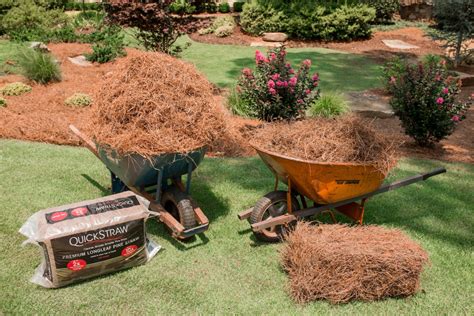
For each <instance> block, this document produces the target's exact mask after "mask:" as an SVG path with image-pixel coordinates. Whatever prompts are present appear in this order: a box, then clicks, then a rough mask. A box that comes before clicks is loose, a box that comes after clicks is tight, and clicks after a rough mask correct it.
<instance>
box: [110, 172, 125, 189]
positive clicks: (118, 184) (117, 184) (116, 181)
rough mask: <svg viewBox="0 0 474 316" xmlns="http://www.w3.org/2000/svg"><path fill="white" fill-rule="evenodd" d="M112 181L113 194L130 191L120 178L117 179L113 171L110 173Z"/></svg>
mask: <svg viewBox="0 0 474 316" xmlns="http://www.w3.org/2000/svg"><path fill="white" fill-rule="evenodd" d="M110 179H111V182H112V193H113V194H116V193H121V192H124V191H128V190H130V189H129V188H128V187H127V186H126V185H125V183H123V182H122V180H120V178H119V177H117V176H116V175H115V173H113V172H112V171H110Z"/></svg>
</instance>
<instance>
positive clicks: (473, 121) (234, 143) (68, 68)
mask: <svg viewBox="0 0 474 316" xmlns="http://www.w3.org/2000/svg"><path fill="white" fill-rule="evenodd" d="M49 47H50V49H51V50H52V53H53V54H54V56H55V57H56V58H57V59H58V60H59V61H60V62H61V69H62V73H63V80H62V81H61V82H58V83H52V84H50V85H47V86H42V85H33V90H32V91H31V92H29V93H27V94H24V95H22V96H16V97H5V98H6V99H7V102H8V106H7V107H6V108H0V138H13V139H21V140H31V141H39V142H47V143H53V144H60V145H80V142H79V140H78V139H77V138H76V137H75V136H74V135H73V134H72V133H71V132H69V129H68V125H69V124H74V125H76V126H77V127H79V128H85V127H86V126H87V122H88V121H89V113H90V108H89V107H86V108H82V109H80V108H71V107H67V106H65V105H64V100H65V99H66V98H67V97H68V96H70V95H72V94H73V93H75V92H83V93H88V94H91V95H92V94H93V93H94V90H95V89H96V87H97V86H98V84H99V83H100V82H101V81H102V79H103V77H104V75H106V74H107V73H109V72H110V71H112V70H113V69H114V68H115V67H116V63H114V62H112V63H107V64H102V65H99V64H95V65H93V66H91V67H80V66H77V65H74V64H72V63H71V62H70V61H69V60H68V59H67V57H73V56H77V55H80V54H83V53H85V52H87V51H89V49H90V48H89V45H87V44H75V43H74V44H51V45H49ZM125 58H126V57H125ZM15 81H23V82H26V80H25V79H24V78H23V77H21V76H18V75H8V76H3V77H0V86H2V85H3V84H5V83H10V82H15ZM473 92H474V91H473V89H472V88H471V89H465V90H464V93H465V95H470V94H471V93H473ZM215 98H217V99H219V100H220V102H221V103H223V97H222V96H215ZM226 119H227V120H228V121H229V122H228V123H229V125H231V126H233V127H234V130H235V131H236V132H237V134H239V135H241V136H240V137H233V139H232V140H229V141H225V140H223V143H222V144H221V146H218V147H216V148H213V154H214V155H219V156H249V155H253V154H254V151H253V150H252V149H251V148H250V147H249V145H248V139H249V134H250V131H252V130H253V129H254V128H255V126H257V125H259V124H260V122H259V121H257V120H252V119H244V118H239V117H234V116H231V115H230V114H228V115H227V118H226ZM374 125H375V126H376V127H378V129H379V130H380V131H381V132H382V133H384V134H387V135H389V136H390V137H393V138H399V139H402V140H404V141H405V142H406V143H405V145H404V146H402V153H403V154H404V155H407V156H418V157H424V158H432V159H440V160H446V161H461V162H468V163H474V154H473V153H474V137H473V135H474V109H471V110H470V111H469V113H468V118H467V119H466V120H465V121H463V122H461V123H460V124H459V126H458V128H457V130H456V131H455V132H454V134H453V135H451V136H450V137H449V138H448V139H447V140H444V141H442V142H441V143H440V144H439V145H437V146H436V147H435V148H433V149H422V148H419V147H416V146H414V145H413V143H412V141H411V140H410V139H409V138H408V137H406V136H405V135H403V131H402V129H401V128H400V125H399V121H398V119H397V118H387V119H379V120H377V121H376V122H375V124H374Z"/></svg>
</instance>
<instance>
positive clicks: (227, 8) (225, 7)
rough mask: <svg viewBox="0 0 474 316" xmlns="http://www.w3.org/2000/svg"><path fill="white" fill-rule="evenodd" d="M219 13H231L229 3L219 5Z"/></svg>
mask: <svg viewBox="0 0 474 316" xmlns="http://www.w3.org/2000/svg"><path fill="white" fill-rule="evenodd" d="M219 12H220V13H229V12H230V5H229V4H228V3H227V2H223V3H219Z"/></svg>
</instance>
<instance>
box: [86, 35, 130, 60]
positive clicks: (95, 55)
mask: <svg viewBox="0 0 474 316" xmlns="http://www.w3.org/2000/svg"><path fill="white" fill-rule="evenodd" d="M120 30H121V29H120V27H118V26H105V27H104V28H103V29H102V30H100V31H98V32H97V33H96V34H94V35H93V36H90V38H91V39H93V42H94V44H93V45H92V53H90V54H86V55H85V56H86V59H87V60H88V61H92V62H98V63H106V62H109V61H112V60H114V59H115V58H117V57H120V56H124V55H126V52H125V43H124V41H123V39H124V36H123V34H122V33H121V32H120Z"/></svg>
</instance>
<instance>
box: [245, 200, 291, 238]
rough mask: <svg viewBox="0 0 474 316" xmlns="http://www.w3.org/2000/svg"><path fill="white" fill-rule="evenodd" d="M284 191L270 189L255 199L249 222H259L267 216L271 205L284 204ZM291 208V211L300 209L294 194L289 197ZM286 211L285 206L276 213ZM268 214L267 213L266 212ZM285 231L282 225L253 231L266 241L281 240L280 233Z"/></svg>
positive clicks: (257, 236)
mask: <svg viewBox="0 0 474 316" xmlns="http://www.w3.org/2000/svg"><path fill="white" fill-rule="evenodd" d="M286 196H287V195H286V191H272V192H270V193H268V194H266V195H265V196H263V197H262V198H261V199H260V200H258V201H257V203H256V204H255V206H254V208H253V211H252V214H251V215H250V218H249V221H250V224H255V223H259V222H261V221H263V220H265V219H267V218H268V217H269V216H266V215H267V211H268V210H269V208H270V207H271V206H272V205H275V204H277V203H282V206H283V205H286V203H287V198H286ZM291 208H292V209H293V211H297V210H299V209H300V204H299V202H298V200H297V199H296V197H295V196H292V197H291ZM287 212H288V210H287V207H284V210H282V212H280V213H279V214H277V215H283V214H286V213H287ZM268 215H269V214H268ZM284 232H285V227H283V226H280V225H278V226H275V229H274V230H272V229H266V230H264V231H261V232H254V235H255V237H256V238H257V239H258V240H260V241H266V242H279V241H281V237H282V234H283V233H284Z"/></svg>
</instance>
